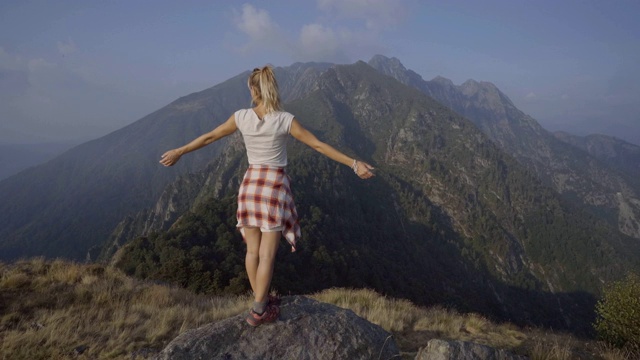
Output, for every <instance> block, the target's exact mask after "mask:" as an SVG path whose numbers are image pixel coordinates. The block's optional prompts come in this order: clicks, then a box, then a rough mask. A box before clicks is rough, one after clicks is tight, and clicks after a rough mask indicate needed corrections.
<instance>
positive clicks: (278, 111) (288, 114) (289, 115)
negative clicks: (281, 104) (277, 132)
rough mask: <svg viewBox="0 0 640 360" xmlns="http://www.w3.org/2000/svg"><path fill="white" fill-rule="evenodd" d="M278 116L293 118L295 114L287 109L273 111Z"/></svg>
mask: <svg viewBox="0 0 640 360" xmlns="http://www.w3.org/2000/svg"><path fill="white" fill-rule="evenodd" d="M273 113H274V114H275V115H276V116H278V117H279V118H282V119H293V118H294V116H293V114H292V113H290V112H288V111H285V110H277V111H274V112H273Z"/></svg>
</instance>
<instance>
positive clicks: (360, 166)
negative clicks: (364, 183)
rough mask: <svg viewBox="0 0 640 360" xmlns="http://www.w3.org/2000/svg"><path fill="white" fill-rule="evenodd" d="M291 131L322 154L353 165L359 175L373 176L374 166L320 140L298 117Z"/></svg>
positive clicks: (363, 176)
mask: <svg viewBox="0 0 640 360" xmlns="http://www.w3.org/2000/svg"><path fill="white" fill-rule="evenodd" d="M290 133H291V136H293V137H294V138H296V139H298V140H299V141H301V142H303V143H305V144H306V145H308V146H309V147H311V148H312V149H314V150H316V151H318V152H319V153H321V154H322V155H325V156H327V157H328V158H330V159H332V160H335V161H337V162H339V163H341V164H344V165H347V166H349V167H351V168H352V169H353V170H354V171H355V172H356V174H357V175H358V176H359V177H361V178H363V179H368V178H370V177H372V176H373V172H372V170H373V166H371V165H369V164H367V163H366V162H364V161H358V160H355V159H352V158H350V157H348V156H347V155H345V154H343V153H341V152H340V151H338V150H336V149H335V148H333V147H332V146H331V145H328V144H325V143H323V142H322V141H320V140H318V138H316V137H315V135H313V134H312V133H311V132H310V131H309V130H307V129H305V128H304V127H303V126H302V125H300V123H299V122H298V120H297V119H296V118H293V122H292V123H291V130H290Z"/></svg>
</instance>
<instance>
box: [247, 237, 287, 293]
mask: <svg viewBox="0 0 640 360" xmlns="http://www.w3.org/2000/svg"><path fill="white" fill-rule="evenodd" d="M280 235H281V233H280V231H274V232H264V233H262V238H261V241H260V250H259V256H260V260H259V263H258V271H257V272H256V278H255V287H254V289H253V290H254V294H255V301H256V302H264V301H267V295H268V294H269V287H270V286H271V278H272V277H273V265H274V263H275V259H276V252H277V251H278V244H279V241H280Z"/></svg>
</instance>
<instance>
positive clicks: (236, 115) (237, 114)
mask: <svg viewBox="0 0 640 360" xmlns="http://www.w3.org/2000/svg"><path fill="white" fill-rule="evenodd" d="M243 114H244V110H238V111H236V112H235V113H233V120H234V121H235V122H236V127H237V128H238V129H240V118H241V117H242V115H243Z"/></svg>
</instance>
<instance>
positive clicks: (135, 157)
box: [0, 63, 328, 260]
mask: <svg viewBox="0 0 640 360" xmlns="http://www.w3.org/2000/svg"><path fill="white" fill-rule="evenodd" d="M327 67H328V65H327V64H320V63H309V64H300V63H298V64H294V65H292V66H291V67H288V68H278V69H276V74H277V76H278V77H279V78H281V79H282V82H283V84H282V86H281V90H282V95H283V98H284V99H291V98H295V97H296V96H299V94H301V93H304V92H305V91H308V89H306V88H305V86H306V84H309V83H312V81H310V79H312V78H313V77H315V76H318V74H319V73H321V72H322V71H324V70H325V69H326V68H327ZM248 74H249V73H248V72H246V73H243V74H240V75H238V76H236V77H234V78H231V79H229V80H227V81H225V82H223V83H221V84H218V85H216V86H214V87H212V88H210V89H207V90H204V91H201V92H198V93H193V94H190V95H188V96H184V97H182V98H180V99H178V100H176V101H174V102H172V103H171V104H169V105H167V106H165V107H164V108H162V109H160V110H158V111H156V112H154V113H152V114H149V115H147V116H145V117H144V118H142V119H140V120H138V121H136V122H134V123H133V124H131V125H129V126H126V127H124V128H122V129H119V130H117V131H115V132H113V133H111V134H108V135H106V136H104V137H102V138H99V139H96V140H93V141H89V142H87V143H84V144H81V145H79V146H77V147H75V148H73V149H71V150H69V151H68V152H66V153H65V154H63V155H61V156H59V157H57V158H55V159H53V160H51V161H49V162H47V163H45V164H43V165H40V166H36V167H34V168H31V169H28V170H26V171H23V172H21V173H20V174H17V175H15V176H12V177H9V178H7V179H4V180H3V181H0V198H2V200H3V201H2V202H1V203H0V259H2V260H9V259H15V258H18V257H25V256H46V257H64V258H68V259H75V260H78V259H83V258H85V257H86V256H87V251H88V250H90V249H92V248H93V249H96V250H98V248H97V246H98V245H101V244H103V243H104V241H105V239H107V237H108V236H109V234H110V233H111V232H112V230H113V228H114V227H115V226H116V225H117V224H118V222H119V221H120V220H122V218H123V216H126V214H135V213H137V212H138V211H140V210H142V209H144V208H146V207H149V206H151V204H152V203H153V202H154V201H155V199H156V198H157V197H158V196H159V194H160V192H161V191H162V189H163V188H164V187H165V186H166V184H167V183H169V182H171V181H173V180H174V179H175V178H176V177H177V176H179V175H182V174H185V173H188V172H193V171H197V170H199V169H201V168H202V167H203V166H204V165H205V164H207V163H209V162H210V161H211V160H212V159H213V158H215V157H216V156H217V154H218V153H219V151H220V149H221V148H222V147H224V145H225V141H221V142H219V143H217V144H214V145H212V146H209V147H208V148H207V149H204V150H202V151H199V152H197V153H195V154H193V156H190V157H189V158H188V159H185V160H184V161H183V162H181V163H180V164H178V165H177V166H176V167H174V168H171V169H165V168H164V167H163V166H162V165H160V164H159V163H158V160H159V159H160V156H161V154H162V153H163V152H164V151H166V150H168V149H171V148H174V147H177V146H180V145H183V144H184V143H186V142H188V141H190V140H191V139H193V138H195V137H197V136H198V135H200V134H202V133H204V132H205V131H209V130H211V129H213V128H214V127H215V126H217V125H219V124H220V123H222V122H223V121H225V120H226V119H227V118H228V117H229V116H230V115H231V114H232V113H233V111H235V110H237V109H239V108H243V107H247V106H248V105H249V100H250V95H249V91H248V89H247V84H246V81H247V77H248ZM94 256H95V254H94Z"/></svg>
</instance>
